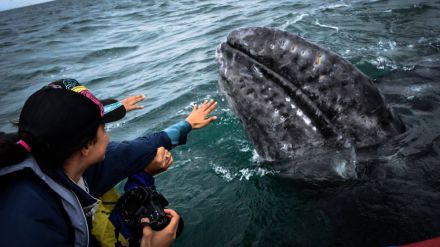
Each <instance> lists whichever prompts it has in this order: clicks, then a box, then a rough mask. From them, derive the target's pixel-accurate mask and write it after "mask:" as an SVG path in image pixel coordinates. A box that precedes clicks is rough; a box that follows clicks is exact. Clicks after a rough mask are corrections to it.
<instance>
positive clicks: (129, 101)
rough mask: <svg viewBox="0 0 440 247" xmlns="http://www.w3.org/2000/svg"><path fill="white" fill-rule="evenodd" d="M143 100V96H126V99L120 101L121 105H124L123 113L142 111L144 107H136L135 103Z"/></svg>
mask: <svg viewBox="0 0 440 247" xmlns="http://www.w3.org/2000/svg"><path fill="white" fill-rule="evenodd" d="M144 99H145V96H144V95H142V94H140V95H133V96H128V97H127V98H125V99H123V100H121V103H122V104H123V105H124V107H125V111H126V112H129V111H132V110H139V109H143V108H144V106H143V105H137V103H139V102H141V101H142V100H144Z"/></svg>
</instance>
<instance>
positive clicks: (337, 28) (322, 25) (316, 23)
mask: <svg viewBox="0 0 440 247" xmlns="http://www.w3.org/2000/svg"><path fill="white" fill-rule="evenodd" d="M315 25H317V26H320V27H325V28H331V29H334V30H336V32H339V27H336V26H330V25H325V24H321V23H319V21H318V19H316V20H315Z"/></svg>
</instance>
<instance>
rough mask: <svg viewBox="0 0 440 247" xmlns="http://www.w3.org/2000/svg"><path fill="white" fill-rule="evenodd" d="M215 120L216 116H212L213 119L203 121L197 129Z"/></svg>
mask: <svg viewBox="0 0 440 247" xmlns="http://www.w3.org/2000/svg"><path fill="white" fill-rule="evenodd" d="M216 119H217V117H216V116H213V117H210V118H207V119H205V120H204V121H203V122H201V123H200V125H199V126H197V127H198V128H203V127H205V126H206V125H208V124H210V123H212V122H213V121H215V120H216Z"/></svg>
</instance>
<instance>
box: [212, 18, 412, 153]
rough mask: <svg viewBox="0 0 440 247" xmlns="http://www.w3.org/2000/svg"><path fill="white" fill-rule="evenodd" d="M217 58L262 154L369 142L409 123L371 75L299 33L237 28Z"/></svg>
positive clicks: (228, 93)
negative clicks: (393, 107) (405, 121)
mask: <svg viewBox="0 0 440 247" xmlns="http://www.w3.org/2000/svg"><path fill="white" fill-rule="evenodd" d="M216 59H217V64H218V68H219V87H220V89H221V91H222V92H223V94H224V95H225V98H226V99H227V101H228V103H229V105H230V106H231V108H232V110H233V111H234V112H235V114H236V115H237V116H238V118H239V119H240V120H241V121H242V123H243V125H244V127H245V129H246V132H247V134H248V136H249V138H250V139H251V141H252V142H253V144H254V146H255V149H256V151H257V152H258V154H259V155H260V156H261V157H262V158H263V159H265V160H275V161H277V160H283V159H286V158H292V157H295V156H298V155H302V154H304V152H310V150H313V148H315V147H318V146H319V147H322V146H327V147H328V146H335V145H336V146H337V145H346V144H347V143H349V144H350V145H353V146H354V147H356V148H363V147H368V146H372V145H376V144H379V143H382V142H384V141H385V140H387V139H388V138H390V137H392V136H395V135H397V134H399V133H402V132H403V131H404V129H405V127H404V125H403V123H402V122H401V120H400V118H399V117H398V116H396V115H395V114H394V113H393V111H392V109H391V108H390V107H389V106H388V105H387V104H386V101H385V98H384V96H383V95H382V93H381V92H380V91H379V89H378V88H377V87H375V85H374V84H373V82H372V81H371V80H370V79H369V78H368V77H367V76H366V75H364V74H363V73H362V72H361V71H359V70H358V69H357V68H356V67H355V66H353V65H352V64H351V63H350V62H348V61H346V60H345V59H343V58H342V57H340V56H339V55H337V54H335V53H333V52H331V51H329V50H326V49H324V48H322V47H319V46H318V45H315V44H313V43H310V42H308V41H306V40H305V39H303V38H301V37H299V36H297V35H295V34H291V33H288V32H284V31H281V30H277V29H273V28H261V27H252V28H241V29H238V30H234V31H232V32H231V33H230V34H229V35H228V37H227V40H226V42H223V43H222V44H220V46H219V47H218V49H217V52H216Z"/></svg>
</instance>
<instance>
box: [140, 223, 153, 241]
mask: <svg viewBox="0 0 440 247" xmlns="http://www.w3.org/2000/svg"><path fill="white" fill-rule="evenodd" d="M141 222H142V223H143V225H144V227H143V229H142V239H141V246H142V247H151V240H152V238H153V230H152V229H151V226H150V225H149V224H148V223H150V219H148V218H142V219H141Z"/></svg>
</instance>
